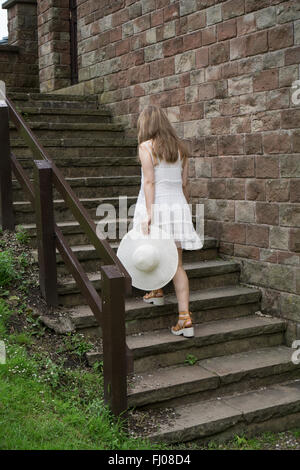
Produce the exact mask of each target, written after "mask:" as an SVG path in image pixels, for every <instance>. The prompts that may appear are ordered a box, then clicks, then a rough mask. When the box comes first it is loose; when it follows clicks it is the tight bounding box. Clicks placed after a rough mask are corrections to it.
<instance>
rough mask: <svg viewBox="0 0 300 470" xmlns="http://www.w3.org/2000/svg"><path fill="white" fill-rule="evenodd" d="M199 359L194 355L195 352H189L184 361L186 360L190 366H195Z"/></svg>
mask: <svg viewBox="0 0 300 470" xmlns="http://www.w3.org/2000/svg"><path fill="white" fill-rule="evenodd" d="M197 360H198V359H197V358H196V357H195V356H193V354H188V355H187V356H186V359H185V361H184V362H186V363H187V364H189V365H190V366H193V365H194V364H196V362H197Z"/></svg>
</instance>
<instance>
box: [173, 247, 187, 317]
mask: <svg viewBox="0 0 300 470" xmlns="http://www.w3.org/2000/svg"><path fill="white" fill-rule="evenodd" d="M177 250H178V267H177V271H176V273H175V276H174V277H173V284H174V288H175V292H176V297H177V302H178V312H189V296H190V290H189V280H188V277H187V274H186V272H185V270H184V268H183V266H182V248H178V247H177ZM182 323H183V322H182Z"/></svg>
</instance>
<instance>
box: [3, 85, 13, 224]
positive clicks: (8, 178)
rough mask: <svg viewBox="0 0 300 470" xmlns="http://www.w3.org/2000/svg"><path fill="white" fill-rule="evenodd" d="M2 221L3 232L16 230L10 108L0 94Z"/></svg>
mask: <svg viewBox="0 0 300 470" xmlns="http://www.w3.org/2000/svg"><path fill="white" fill-rule="evenodd" d="M0 204H1V206H0V221H1V226H2V229H3V230H14V228H15V223H14V213H13V202H12V172H11V160H10V144H9V117H8V107H7V104H6V103H5V101H4V100H3V98H2V94H0Z"/></svg>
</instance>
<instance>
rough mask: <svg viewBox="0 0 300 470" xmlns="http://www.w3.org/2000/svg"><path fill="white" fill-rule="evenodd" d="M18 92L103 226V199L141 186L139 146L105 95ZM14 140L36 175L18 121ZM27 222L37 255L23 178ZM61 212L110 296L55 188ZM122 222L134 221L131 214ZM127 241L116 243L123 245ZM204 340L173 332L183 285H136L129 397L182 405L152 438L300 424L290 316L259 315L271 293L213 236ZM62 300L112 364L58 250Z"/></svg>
mask: <svg viewBox="0 0 300 470" xmlns="http://www.w3.org/2000/svg"><path fill="white" fill-rule="evenodd" d="M10 98H11V99H12V101H13V102H14V103H15V104H16V105H17V106H18V109H19V111H22V115H23V117H24V118H25V120H26V121H27V122H28V123H29V125H30V127H31V129H32V130H33V132H34V133H35V134H36V135H37V136H38V138H39V139H40V141H41V143H42V144H43V146H44V147H45V148H46V150H47V151H48V153H49V154H50V156H51V157H52V158H53V160H54V161H55V163H56V164H57V166H58V167H59V168H60V169H61V171H62V173H63V174H64V176H65V178H66V179H67V181H68V182H69V183H70V185H71V187H72V188H73V189H74V191H75V192H76V194H77V195H78V196H79V197H80V199H81V201H82V203H83V205H84V206H85V207H86V209H87V210H88V212H89V213H90V215H91V217H92V218H93V220H95V222H97V221H99V217H97V214H96V209H97V207H98V205H99V204H100V203H103V202H104V203H110V204H112V205H113V206H114V207H115V208H116V214H117V215H116V217H117V218H118V217H119V213H118V206H119V199H118V197H119V196H120V195H124V196H125V195H127V196H128V206H130V205H131V204H134V202H135V201H136V197H137V194H138V189H139V184H140V166H139V164H138V162H137V159H136V141H135V140H134V139H128V138H125V137H124V134H123V131H122V128H121V127H120V126H119V125H116V124H112V122H111V117H110V114H109V112H107V111H106V110H105V109H103V108H101V107H99V106H98V103H97V98H96V97H94V96H89V97H81V96H73V95H70V96H66V95H46V94H29V95H28V94H24V93H11V94H10ZM11 146H12V150H13V152H14V153H15V154H16V155H17V156H18V159H19V161H20V162H21V163H22V165H23V167H24V168H26V169H27V170H28V171H29V174H30V176H31V177H32V170H31V168H32V163H31V157H30V155H31V154H30V151H29V149H28V148H27V146H26V145H25V143H24V142H23V141H22V139H21V138H20V137H18V136H17V134H16V131H15V129H14V128H13V126H12V128H11ZM13 184H14V209H15V214H16V221H17V223H18V224H21V225H22V226H23V227H24V228H25V229H26V230H28V231H29V233H30V236H31V243H32V249H33V252H34V254H35V257H36V260H37V252H36V228H35V223H34V212H33V210H32V208H31V205H30V203H29V202H28V200H26V196H25V195H24V193H23V192H22V191H21V189H20V187H19V185H18V183H17V182H16V181H14V183H13ZM54 199H55V201H54V208H55V219H56V222H57V223H58V225H59V226H60V228H61V230H62V231H63V233H64V234H65V236H66V238H67V240H68V242H69V243H70V245H71V247H72V250H73V251H74V252H75V253H76V255H77V257H78V259H79V260H80V262H81V264H82V266H83V267H84V269H85V270H86V272H87V274H88V277H89V279H90V280H91V281H92V283H93V284H94V286H95V288H96V289H97V290H98V291H100V270H99V267H100V265H101V260H99V259H98V258H97V255H96V252H95V249H94V248H93V246H91V245H90V244H89V242H88V240H87V239H86V236H85V234H84V233H83V231H82V229H81V227H80V226H79V224H78V223H77V222H76V221H75V220H74V218H73V216H72V214H71V213H70V211H69V210H68V209H67V208H66V206H65V203H64V202H63V201H62V200H61V199H60V198H59V196H58V195H57V194H56V193H55V194H54ZM120 220H122V222H123V224H125V226H127V224H128V219H127V218H125V219H124V218H122V217H121V215H120ZM118 243H119V237H118V236H117V239H114V240H111V245H112V246H113V247H114V249H117V247H118ZM183 259H184V265H185V268H186V271H187V274H188V277H189V280H190V309H191V311H192V312H193V320H194V324H195V337H194V338H192V339H185V338H182V337H175V336H173V335H172V334H171V333H170V331H169V328H170V326H171V325H172V324H175V322H176V319H177V304H176V298H175V295H174V291H173V288H172V285H171V284H170V285H168V286H167V287H166V288H165V292H166V294H167V295H166V303H165V305H164V306H160V307H156V306H152V305H149V304H146V303H144V302H143V301H142V300H141V297H142V295H143V292H141V291H138V290H136V289H133V294H132V296H131V297H130V298H127V299H126V328H127V343H128V346H129V347H130V348H131V349H132V350H133V354H134V374H133V375H132V376H131V377H130V378H129V381H128V382H129V383H128V400H129V405H130V407H133V408H145V409H147V408H169V407H174V410H175V415H174V416H173V418H172V420H167V421H166V422H165V423H163V424H161V425H160V427H159V429H158V430H157V431H156V432H155V433H152V434H151V435H149V436H148V437H149V438H150V439H152V440H154V441H165V442H169V443H176V442H183V441H191V440H200V441H202V442H207V441H209V440H223V439H228V438H229V437H232V436H233V435H234V434H236V433H247V434H248V435H251V434H255V433H257V432H260V431H263V430H284V429H289V428H292V427H295V426H299V423H300V365H296V364H294V363H293V362H292V360H291V359H292V354H293V352H294V350H293V349H291V348H289V347H287V346H286V345H285V330H286V323H285V321H283V320H281V319H278V318H272V317H271V316H267V315H262V314H261V313H260V297H261V293H260V291H259V290H258V289H256V288H252V287H249V286H245V285H241V284H240V283H239V275H240V265H239V263H237V262H235V261H228V260H224V259H222V258H221V257H220V256H219V254H218V242H217V240H216V239H214V238H212V237H207V238H206V239H205V243H204V246H203V249H202V250H199V251H190V252H189V251H186V252H184V254H183ZM57 268H58V290H59V299H60V303H61V304H62V305H64V306H66V307H69V310H68V312H69V313H68V325H69V329H70V330H72V331H78V332H81V333H83V334H85V335H86V336H88V337H89V338H90V339H91V340H93V339H97V341H95V345H96V344H97V345H98V346H97V347H96V346H95V349H94V350H93V351H91V352H89V353H87V359H88V361H89V364H90V365H92V364H93V363H95V362H96V361H101V359H102V351H101V346H99V344H101V342H100V341H99V337H101V329H100V328H99V326H98V324H97V322H96V320H95V318H94V316H93V314H92V312H91V310H90V309H89V307H88V306H87V305H85V301H84V298H83V297H82V295H81V293H80V291H79V289H78V287H77V285H76V283H75V281H74V279H73V278H72V276H70V274H69V273H68V270H67V268H66V266H65V265H64V263H63V261H62V259H61V257H60V255H59V254H58V253H57Z"/></svg>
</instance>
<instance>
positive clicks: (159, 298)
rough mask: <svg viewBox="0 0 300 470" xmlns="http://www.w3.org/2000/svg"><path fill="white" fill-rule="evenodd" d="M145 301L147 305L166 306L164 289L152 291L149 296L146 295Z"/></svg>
mask: <svg viewBox="0 0 300 470" xmlns="http://www.w3.org/2000/svg"><path fill="white" fill-rule="evenodd" d="M143 300H144V302H146V303H147V304H153V305H164V304H165V298H164V292H163V290H162V289H156V290H152V291H151V292H148V294H145V295H144V297H143Z"/></svg>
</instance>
